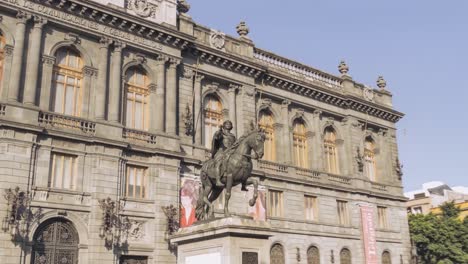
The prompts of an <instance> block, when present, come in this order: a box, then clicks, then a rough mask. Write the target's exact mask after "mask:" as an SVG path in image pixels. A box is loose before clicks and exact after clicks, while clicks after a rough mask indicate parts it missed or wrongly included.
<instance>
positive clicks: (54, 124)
mask: <svg viewBox="0 0 468 264" xmlns="http://www.w3.org/2000/svg"><path fill="white" fill-rule="evenodd" d="M39 125H41V126H43V127H48V128H59V129H65V130H71V131H77V132H81V133H84V134H86V135H94V134H95V133H96V123H93V122H90V121H87V120H84V119H81V118H78V117H73V116H64V115H60V114H57V113H46V112H39Z"/></svg>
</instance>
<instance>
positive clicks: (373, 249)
mask: <svg viewBox="0 0 468 264" xmlns="http://www.w3.org/2000/svg"><path fill="white" fill-rule="evenodd" d="M360 208H361V221H362V236H363V241H364V253H365V255H366V264H377V241H376V239H375V227H374V209H373V208H372V207H370V206H368V205H360Z"/></svg>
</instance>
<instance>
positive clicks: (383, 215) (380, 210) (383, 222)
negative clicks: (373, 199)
mask: <svg viewBox="0 0 468 264" xmlns="http://www.w3.org/2000/svg"><path fill="white" fill-rule="evenodd" d="M377 216H378V220H379V228H383V229H386V228H388V222H387V208H386V207H382V206H377Z"/></svg>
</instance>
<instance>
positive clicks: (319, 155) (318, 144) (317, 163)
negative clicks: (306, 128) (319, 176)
mask: <svg viewBox="0 0 468 264" xmlns="http://www.w3.org/2000/svg"><path fill="white" fill-rule="evenodd" d="M321 116H322V111H320V110H315V111H314V119H313V120H314V121H313V123H314V130H315V131H316V133H315V136H314V140H313V142H314V145H313V146H311V147H312V149H314V150H315V151H314V156H313V157H312V160H313V162H312V165H313V167H312V169H317V170H320V171H322V170H324V164H323V142H322V133H323V131H322V127H321V126H320V118H321Z"/></svg>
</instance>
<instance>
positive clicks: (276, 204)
mask: <svg viewBox="0 0 468 264" xmlns="http://www.w3.org/2000/svg"><path fill="white" fill-rule="evenodd" d="M268 215H269V216H272V217H282V216H283V192H280V191H272V190H270V191H269V192H268Z"/></svg>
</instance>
